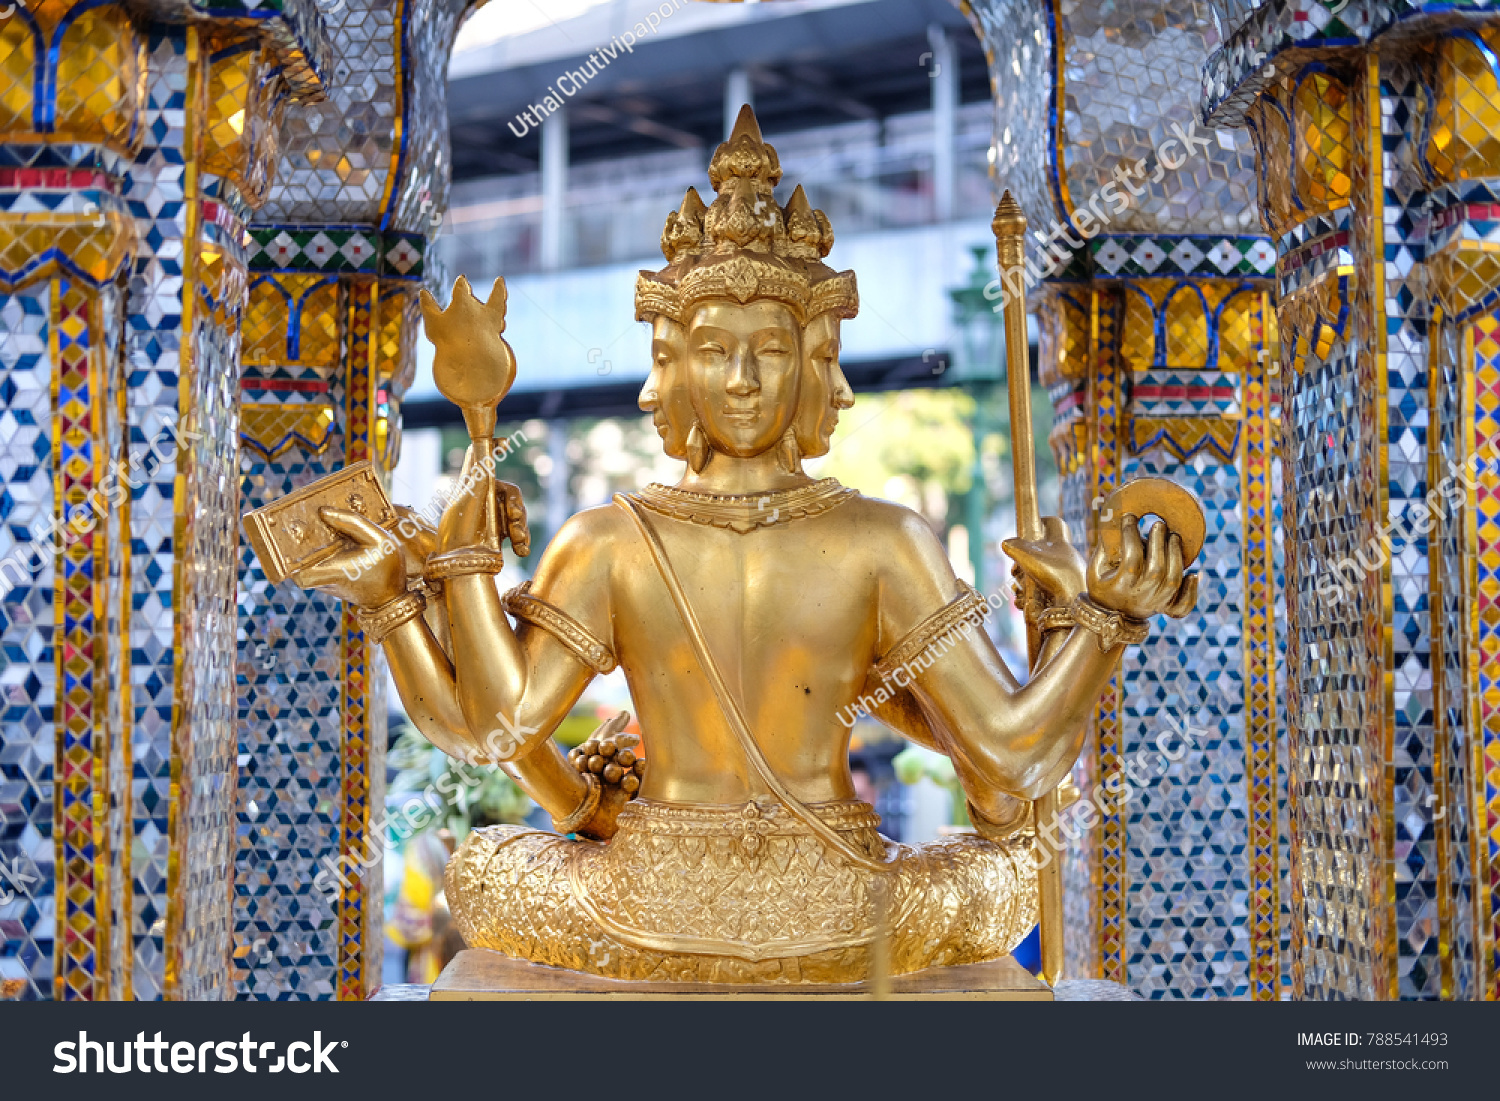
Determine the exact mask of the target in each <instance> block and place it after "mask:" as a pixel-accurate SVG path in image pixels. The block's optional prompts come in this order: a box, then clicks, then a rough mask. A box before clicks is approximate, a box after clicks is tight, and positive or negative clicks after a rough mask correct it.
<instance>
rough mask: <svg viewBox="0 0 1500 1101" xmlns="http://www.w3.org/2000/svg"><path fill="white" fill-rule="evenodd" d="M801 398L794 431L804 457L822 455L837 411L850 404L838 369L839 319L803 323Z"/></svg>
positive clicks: (850, 397) (851, 400)
mask: <svg viewBox="0 0 1500 1101" xmlns="http://www.w3.org/2000/svg"><path fill="white" fill-rule="evenodd" d="M803 343H804V351H803V355H804V357H805V364H804V371H803V374H802V395H801V401H800V403H799V407H798V410H797V419H796V422H795V424H794V428H795V430H796V433H797V446H798V447H800V448H801V449H802V454H803V455H804V456H816V455H826V454H827V453H828V441H829V439H830V438H831V437H832V436H833V430H834V429H835V428H837V427H838V424H839V411H840V410H841V409H848V408H849V407H850V406H852V405H853V404H854V391H853V390H852V389H851V388H850V386H849V380H848V379H847V378H846V377H845V376H844V369H843V368H842V367H840V366H839V319H838V317H837V316H836V315H835V314H832V313H823V314H819V315H818V316H817V317H815V318H813V319H812V320H811V321H809V322H808V323H807V332H806V336H805V338H804V341H803Z"/></svg>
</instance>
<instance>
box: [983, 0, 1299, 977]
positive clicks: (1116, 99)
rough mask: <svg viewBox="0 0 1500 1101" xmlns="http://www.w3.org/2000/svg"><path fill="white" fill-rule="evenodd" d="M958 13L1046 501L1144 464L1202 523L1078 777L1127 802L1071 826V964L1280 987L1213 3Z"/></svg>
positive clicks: (1267, 454) (1077, 499) (1259, 351)
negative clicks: (1210, 64)
mask: <svg viewBox="0 0 1500 1101" xmlns="http://www.w3.org/2000/svg"><path fill="white" fill-rule="evenodd" d="M961 6H963V7H964V9H965V11H966V13H967V14H968V15H969V18H970V20H971V22H972V23H973V24H974V26H975V29H976V30H977V32H978V33H979V35H980V37H981V39H982V40H983V41H984V43H985V46H986V52H987V56H988V57H989V59H990V74H991V83H992V86H993V89H994V94H995V100H996V117H995V154H996V155H995V159H994V165H995V183H996V187H997V189H998V188H1000V187H1008V188H1010V189H1012V190H1013V191H1015V192H1017V194H1018V197H1019V199H1020V201H1021V203H1022V205H1023V207H1024V208H1025V210H1026V213H1027V217H1028V221H1029V223H1030V230H1031V234H1032V241H1031V244H1032V245H1033V250H1032V252H1031V254H1030V257H1029V263H1030V265H1031V267H1030V272H1029V279H1028V285H1029V286H1030V287H1031V288H1032V291H1031V300H1032V304H1033V307H1034V308H1035V309H1036V310H1037V313H1038V315H1039V321H1040V323H1041V332H1042V344H1041V353H1040V372H1041V381H1042V383H1043V384H1044V385H1045V386H1046V387H1047V388H1048V390H1049V393H1050V394H1051V397H1052V401H1053V406H1054V410H1055V422H1054V429H1053V433H1052V437H1051V442H1052V446H1053V449H1054V452H1055V454H1056V456H1057V459H1058V464H1059V468H1060V473H1061V475H1062V486H1063V489H1062V494H1063V500H1062V503H1061V508H1062V514H1063V515H1064V516H1065V518H1066V519H1067V520H1068V522H1069V524H1070V525H1071V526H1072V529H1073V531H1074V533H1075V537H1076V538H1077V539H1078V540H1079V543H1080V546H1082V545H1083V542H1084V540H1085V539H1086V538H1087V537H1088V536H1089V535H1090V534H1091V533H1092V532H1093V530H1094V529H1095V528H1096V526H1097V525H1098V523H1099V522H1101V521H1102V520H1105V519H1108V518H1106V517H1102V516H1101V515H1100V512H1099V509H1100V505H1101V502H1102V498H1103V497H1104V496H1106V495H1107V494H1108V493H1109V492H1110V491H1111V490H1112V489H1113V488H1115V487H1116V486H1117V485H1119V484H1120V482H1121V481H1122V480H1125V479H1129V478H1134V477H1143V476H1159V477H1165V478H1169V479H1171V480H1173V481H1175V482H1178V483H1179V484H1182V485H1185V486H1187V487H1188V488H1190V489H1192V490H1193V491H1194V492H1195V493H1196V494H1197V495H1198V497H1199V499H1200V500H1201V501H1202V503H1203V507H1204V510H1205V512H1206V514H1207V518H1208V539H1207V543H1206V545H1205V547H1204V550H1203V557H1202V560H1201V562H1200V565H1199V571H1200V574H1201V584H1200V590H1199V592H1200V595H1199V600H1198V606H1197V608H1196V610H1195V611H1194V613H1193V614H1192V615H1190V616H1189V617H1188V618H1186V619H1184V620H1171V619H1166V618H1161V619H1158V620H1157V621H1156V622H1155V623H1154V624H1153V627H1152V634H1151V638H1150V640H1149V641H1148V642H1147V643H1146V644H1145V645H1143V646H1141V647H1139V648H1136V649H1132V650H1131V651H1130V652H1129V653H1128V654H1127V656H1126V658H1125V659H1124V662H1123V664H1122V667H1121V669H1120V671H1119V673H1118V674H1117V675H1116V677H1115V680H1114V682H1113V684H1112V686H1111V688H1110V691H1109V693H1108V694H1107V695H1106V696H1105V698H1104V700H1103V701H1102V703H1101V706H1100V710H1099V713H1098V716H1097V719H1096V721H1095V723H1094V724H1093V729H1092V731H1091V736H1090V739H1089V741H1088V744H1087V747H1086V749H1085V751H1084V754H1083V757H1082V759H1081V760H1080V762H1079V765H1078V768H1077V771H1076V774H1075V780H1076V782H1077V783H1078V786H1079V788H1080V789H1081V790H1082V791H1083V792H1085V793H1093V792H1095V790H1096V788H1097V787H1098V785H1100V784H1107V785H1109V788H1108V789H1107V790H1120V791H1123V790H1124V789H1123V788H1122V787H1120V786H1119V785H1121V784H1125V785H1128V786H1129V787H1130V788H1131V789H1132V795H1131V797H1130V798H1129V799H1128V800H1122V799H1119V798H1111V797H1110V796H1109V795H1107V794H1105V795H1102V796H1093V797H1091V801H1092V802H1093V804H1094V806H1095V807H1096V808H1097V809H1098V810H1099V811H1100V812H1101V814H1100V815H1099V822H1098V824H1097V826H1095V827H1094V828H1092V829H1084V828H1083V826H1082V825H1077V826H1074V827H1073V829H1072V831H1071V832H1072V833H1073V834H1074V835H1075V836H1074V838H1073V840H1072V841H1071V842H1070V843H1069V845H1068V848H1067V850H1066V853H1065V862H1064V875H1065V888H1064V894H1065V908H1066V915H1067V967H1068V974H1069V975H1070V976H1072V977H1080V978H1086V977H1099V978H1106V979H1112V980H1115V981H1117V982H1121V983H1126V984H1128V985H1130V986H1131V987H1132V988H1134V989H1135V990H1137V991H1138V992H1140V993H1141V994H1143V995H1145V996H1146V997H1150V998H1181V997H1255V998H1270V999H1274V998H1277V997H1279V996H1280V994H1281V992H1282V971H1283V951H1282V948H1283V940H1284V933H1283V931H1284V929H1285V926H1286V921H1285V917H1284V897H1283V891H1282V884H1281V880H1282V874H1283V872H1282V868H1283V865H1284V862H1285V859H1284V856H1285V850H1284V846H1283V844H1282V842H1281V835H1282V826H1281V816H1282V813H1283V809H1284V795H1283V793H1284V784H1283V783H1282V781H1281V779H1280V777H1279V773H1278V767H1279V764H1278V762H1279V761H1280V760H1281V753H1280V751H1279V749H1278V738H1279V736H1280V735H1279V730H1280V716H1279V715H1278V708H1277V706H1276V702H1275V700H1276V697H1275V684H1276V681H1277V667H1278V663H1279V660H1280V649H1279V641H1278V637H1277V630H1276V621H1277V618H1278V617H1277V612H1276V602H1277V599H1278V591H1279V589H1278V583H1277V579H1278V570H1277V562H1278V554H1279V551H1278V546H1277V542H1276V539H1275V536H1274V522H1275V515H1276V509H1277V501H1276V498H1275V496H1274V494H1273V491H1272V487H1273V485H1274V480H1273V479H1272V478H1271V476H1270V475H1271V465H1272V462H1273V458H1274V456H1273V453H1272V450H1271V446H1272V442H1273V441H1274V439H1275V436H1276V433H1277V432H1278V431H1279V429H1278V428H1277V427H1276V425H1277V421H1278V417H1279V408H1278V405H1277V402H1276V400H1275V397H1276V393H1275V390H1274V388H1273V387H1272V386H1271V385H1269V383H1270V381H1271V377H1272V376H1273V374H1274V372H1275V371H1276V370H1277V367H1276V363H1275V348H1276V330H1275V318H1274V316H1273V315H1272V312H1271V309H1270V295H1271V294H1272V293H1273V291H1274V287H1273V283H1272V279H1271V277H1272V275H1273V273H1274V262H1275V253H1274V251H1273V249H1272V248H1271V245H1270V242H1269V241H1268V240H1266V239H1265V238H1264V237H1262V236H1260V234H1259V227H1258V225H1257V224H1256V216H1255V211H1254V204H1253V200H1254V190H1255V183H1254V179H1253V171H1254V157H1253V153H1252V150H1251V145H1250V142H1249V140H1248V138H1247V136H1245V135H1236V134H1233V133H1224V134H1216V133H1212V132H1209V131H1206V130H1205V129H1203V127H1202V126H1201V125H1200V124H1198V122H1197V102H1196V101H1197V87H1198V72H1199V66H1200V65H1201V64H1202V62H1203V60H1204V59H1205V57H1206V56H1207V55H1208V53H1209V51H1210V49H1211V47H1212V45H1213V44H1214V42H1215V41H1216V35H1215V32H1214V23H1213V12H1212V11H1211V10H1210V7H1209V5H1208V4H1207V3H1202V2H1197V3H1194V2H1187V3H1181V2H1179V3H1166V2H1164V0H1130V2H1127V3H1118V2H1116V3H1102V2H1098V0H1047V2H1042V3H1037V2H1033V0H971V2H969V3H965V4H963V5H961ZM1184 736H1186V737H1187V738H1188V747H1187V749H1186V752H1184V751H1183V742H1182V740H1181V739H1182V738H1183V737H1184ZM1159 746H1165V747H1166V748H1167V750H1168V751H1169V752H1170V753H1171V754H1172V755H1174V756H1177V757H1178V758H1180V759H1176V760H1171V759H1169V757H1168V754H1167V753H1165V752H1163V750H1162V749H1160V748H1158V747H1159ZM1081 809H1082V808H1080V810H1081ZM1075 813H1077V812H1075ZM1081 821H1087V819H1082V820H1081ZM1065 832H1066V831H1065Z"/></svg>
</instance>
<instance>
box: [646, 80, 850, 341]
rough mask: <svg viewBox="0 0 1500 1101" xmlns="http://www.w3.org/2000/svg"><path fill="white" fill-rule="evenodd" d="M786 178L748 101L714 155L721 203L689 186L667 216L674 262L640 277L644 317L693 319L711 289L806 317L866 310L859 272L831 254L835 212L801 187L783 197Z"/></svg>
mask: <svg viewBox="0 0 1500 1101" xmlns="http://www.w3.org/2000/svg"><path fill="white" fill-rule="evenodd" d="M780 180H781V162H780V161H779V160H778V159H777V157H776V150H775V149H773V148H772V147H771V146H769V145H767V144H766V143H765V141H764V140H762V138H761V136H760V125H759V124H758V123H757V122H756V121H755V112H754V111H752V110H751V109H750V107H749V105H748V104H747V105H746V106H744V107H742V108H741V109H740V116H739V119H738V120H737V121H736V122H735V124H734V132H733V133H732V134H730V135H729V140H728V141H726V142H724V143H723V144H722V145H720V146H719V148H718V149H717V150H715V152H714V157H713V160H712V161H711V162H709V166H708V181H709V183H711V184H712V185H713V189H714V191H715V192H716V195H717V197H716V198H715V199H714V202H713V205H712V206H709V207H705V206H704V205H703V200H702V199H700V198H699V197H698V192H697V191H696V190H695V189H693V188H691V187H690V188H688V192H687V196H686V197H685V198H684V199H683V200H682V207H681V208H680V209H678V210H676V211H673V212H672V213H671V214H668V215H667V225H666V228H665V229H664V230H663V231H662V235H661V251H662V253H663V255H665V256H666V258H667V261H668V263H667V266H666V267H665V268H663V269H662V270H661V271H659V272H649V271H643V272H641V273H640V275H639V276H638V277H637V278H636V281H635V315H636V318H637V320H640V321H650V320H651V319H652V318H653V317H655V316H656V315H657V314H665V315H667V316H668V317H670V318H673V319H674V320H676V321H678V322H681V323H684V324H685V323H686V322H687V319H688V317H689V316H691V314H692V312H693V309H694V307H696V306H697V304H698V303H700V302H702V301H704V300H706V299H710V298H728V299H732V300H734V301H736V302H740V303H746V302H750V301H752V300H755V299H761V298H769V299H772V300H774V301H776V302H782V303H784V304H786V305H787V306H789V307H790V308H791V310H792V312H793V313H795V314H796V315H797V319H798V320H799V321H801V322H803V323H806V322H807V321H808V320H809V319H811V318H814V317H817V316H818V315H819V314H823V313H829V312H832V313H836V314H837V315H838V316H839V317H841V318H850V317H853V316H854V315H855V314H856V313H858V312H859V291H858V289H857V288H856V287H855V283H854V273H853V272H852V271H843V272H839V271H834V270H833V269H832V268H830V267H829V266H828V265H826V264H824V263H823V262H822V257H824V256H827V255H828V250H829V249H831V248H832V247H833V227H832V226H830V225H829V224H828V216H827V215H825V214H824V213H823V212H822V211H821V210H814V209H813V208H812V206H811V205H810V204H809V203H808V201H807V195H806V194H804V193H803V191H802V188H801V187H800V186H799V187H798V188H797V190H796V191H794V192H792V197H791V198H790V199H789V200H788V201H787V204H786V206H785V207H782V206H779V205H777V203H776V199H775V197H774V195H773V194H772V192H773V190H774V189H775V187H776V184H777V183H778V182H780Z"/></svg>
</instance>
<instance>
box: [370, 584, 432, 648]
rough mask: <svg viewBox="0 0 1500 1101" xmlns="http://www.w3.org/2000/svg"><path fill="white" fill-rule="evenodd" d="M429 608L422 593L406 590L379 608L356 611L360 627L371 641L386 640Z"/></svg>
mask: <svg viewBox="0 0 1500 1101" xmlns="http://www.w3.org/2000/svg"><path fill="white" fill-rule="evenodd" d="M426 608H427V601H426V599H425V598H424V597H423V596H422V594H421V593H413V592H405V593H402V594H401V595H400V596H398V597H396V599H395V600H391V601H387V602H386V603H384V604H382V605H380V607H378V608H370V609H365V608H360V609H358V610H357V611H356V612H355V613H354V618H355V619H357V620H358V621H359V628H360V630H362V631H363V632H364V633H365V637H366V638H368V639H369V640H370V641H371V642H384V641H385V640H386V637H387V636H388V635H390V633H391V632H392V631H394V630H395V629H396V628H397V627H399V626H401V625H402V624H403V623H409V622H410V621H411V620H413V619H416V618H417V617H418V616H419V615H421V614H422V612H423V611H425V610H426Z"/></svg>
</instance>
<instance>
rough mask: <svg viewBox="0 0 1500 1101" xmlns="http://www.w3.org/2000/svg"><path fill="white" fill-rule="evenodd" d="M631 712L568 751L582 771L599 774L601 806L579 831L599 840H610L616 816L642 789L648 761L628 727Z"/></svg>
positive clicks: (614, 720)
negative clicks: (642, 780)
mask: <svg viewBox="0 0 1500 1101" xmlns="http://www.w3.org/2000/svg"><path fill="white" fill-rule="evenodd" d="M629 723H630V712H629V711H621V712H620V713H619V714H617V715H616V716H615V717H614V718H612V719H610V720H609V721H608V722H606V723H604V724H603V725H601V726H600V727H599V728H598V729H597V730H595V731H594V732H593V733H592V734H590V735H589V736H588V739H587V740H586V741H585V742H584V743H583V744H582V745H580V746H578V747H577V748H576V749H573V750H571V751H570V752H569V753H568V760H569V761H570V762H571V763H572V765H573V767H574V768H576V769H577V770H578V771H579V772H592V773H593V774H594V775H595V776H597V777H598V778H599V784H600V787H601V789H602V790H601V793H600V796H599V809H598V810H596V811H595V812H594V814H593V816H592V817H591V818H590V819H589V820H588V821H587V822H585V823H583V825H581V826H579V827H578V835H579V836H580V837H587V838H590V839H592V840H595V841H608V840H609V839H610V838H611V837H613V836H614V835H615V831H616V829H617V828H618V827H617V826H616V825H615V819H616V818H618V817H619V815H620V810H621V809H622V808H623V807H624V806H625V804H626V803H628V802H630V800H632V799H634V798H635V795H636V792H638V791H640V790H641V777H642V776H643V775H644V774H645V772H646V762H645V761H644V760H642V759H641V758H640V757H638V756H637V755H636V752H635V750H634V748H633V747H634V746H635V745H636V743H637V742H639V741H640V739H639V738H638V737H636V736H635V735H634V734H631V733H629V732H628V731H626V729H625V727H626V726H628V725H629Z"/></svg>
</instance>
